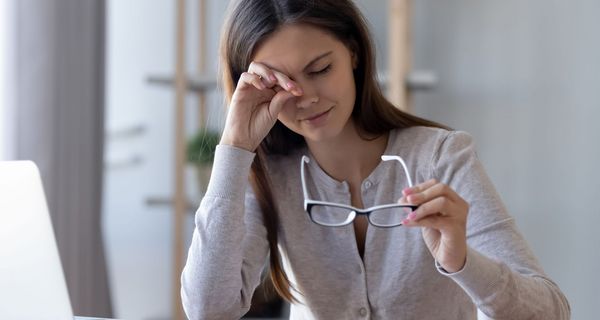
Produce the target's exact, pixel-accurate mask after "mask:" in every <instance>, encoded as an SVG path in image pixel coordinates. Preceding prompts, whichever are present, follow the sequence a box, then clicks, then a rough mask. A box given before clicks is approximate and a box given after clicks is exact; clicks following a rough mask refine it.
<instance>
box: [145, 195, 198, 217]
mask: <svg viewBox="0 0 600 320" xmlns="http://www.w3.org/2000/svg"><path fill="white" fill-rule="evenodd" d="M201 198H202V197H201V196H200V197H198V199H201ZM173 203H174V200H173V198H169V197H161V196H153V197H148V198H146V205H148V206H152V207H156V206H173ZM199 206H200V202H199V201H198V202H194V201H190V200H187V201H186V208H187V210H188V211H191V212H194V213H195V212H196V210H198V207H199Z"/></svg>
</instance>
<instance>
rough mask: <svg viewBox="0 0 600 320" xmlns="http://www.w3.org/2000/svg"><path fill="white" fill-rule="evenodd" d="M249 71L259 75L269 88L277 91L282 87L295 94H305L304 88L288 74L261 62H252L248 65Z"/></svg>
mask: <svg viewBox="0 0 600 320" xmlns="http://www.w3.org/2000/svg"><path fill="white" fill-rule="evenodd" d="M248 73H252V74H256V75H258V76H259V79H260V80H261V81H262V82H263V83H264V84H265V85H266V87H268V88H273V89H275V91H276V92H278V91H279V90H277V89H276V88H277V87H281V88H282V89H283V90H285V91H288V92H291V93H292V94H293V95H295V96H301V95H302V94H303V91H302V88H300V86H299V85H298V84H297V83H296V82H295V81H293V80H292V79H290V78H289V77H288V76H287V75H285V74H283V73H281V72H279V71H275V70H272V69H270V68H269V67H267V66H266V65H264V64H262V63H259V62H252V63H250V66H249V67H248Z"/></svg>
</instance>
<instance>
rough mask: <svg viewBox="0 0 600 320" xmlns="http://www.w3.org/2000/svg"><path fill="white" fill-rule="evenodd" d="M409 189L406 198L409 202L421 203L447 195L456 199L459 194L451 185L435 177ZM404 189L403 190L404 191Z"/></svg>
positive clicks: (451, 198)
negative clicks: (438, 180)
mask: <svg viewBox="0 0 600 320" xmlns="http://www.w3.org/2000/svg"><path fill="white" fill-rule="evenodd" d="M404 191H407V192H408V194H406V198H407V200H408V202H409V203H411V204H414V205H420V204H422V203H425V202H427V201H430V200H433V199H435V198H437V197H447V198H449V199H450V200H456V199H457V198H458V195H457V194H456V193H455V192H454V190H452V188H450V187H449V186H447V185H445V184H443V183H440V182H437V181H436V180H435V179H432V180H428V181H426V182H424V183H422V184H421V185H419V186H417V187H416V188H415V187H413V188H411V190H406V189H405V190H404ZM404 191H403V192H404Z"/></svg>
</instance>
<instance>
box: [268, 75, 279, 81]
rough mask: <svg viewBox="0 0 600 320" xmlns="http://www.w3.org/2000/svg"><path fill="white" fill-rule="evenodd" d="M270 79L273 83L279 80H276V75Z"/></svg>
mask: <svg viewBox="0 0 600 320" xmlns="http://www.w3.org/2000/svg"><path fill="white" fill-rule="evenodd" d="M269 79H270V80H271V81H273V82H277V78H275V76H274V75H270V76H269Z"/></svg>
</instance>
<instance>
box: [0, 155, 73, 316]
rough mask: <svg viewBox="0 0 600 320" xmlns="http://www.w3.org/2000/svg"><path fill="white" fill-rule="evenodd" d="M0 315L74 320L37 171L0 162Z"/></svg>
mask: <svg viewBox="0 0 600 320" xmlns="http://www.w3.org/2000/svg"><path fill="white" fill-rule="evenodd" d="M0 319H11V320H20V319H27V320H30V319H36V320H37V319H39V320H43V319H53V320H55V319H56V320H60V319H65V320H66V319H69V320H72V319H73V313H72V309H71V302H70V300H69V295H68V292H67V286H66V282H65V278H64V274H63V271H62V266H61V262H60V259H59V256H58V249H57V247H56V241H55V238H54V232H53V229H52V224H51V222H50V215H49V213H48V207H47V205H46V198H45V196H44V190H43V188H42V181H41V179H40V174H39V171H38V169H37V167H36V165H35V164H34V163H33V162H31V161H8V162H0Z"/></svg>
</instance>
